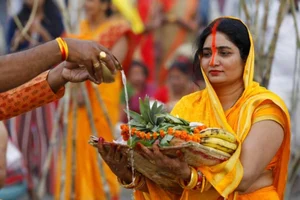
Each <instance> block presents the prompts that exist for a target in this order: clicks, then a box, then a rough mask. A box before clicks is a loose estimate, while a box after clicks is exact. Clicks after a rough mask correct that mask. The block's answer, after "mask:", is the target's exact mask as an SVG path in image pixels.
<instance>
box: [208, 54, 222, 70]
mask: <svg viewBox="0 0 300 200" xmlns="http://www.w3.org/2000/svg"><path fill="white" fill-rule="evenodd" d="M218 65H220V61H219V58H218V55H217V53H213V54H212V56H211V59H210V61H209V66H211V67H214V66H218Z"/></svg>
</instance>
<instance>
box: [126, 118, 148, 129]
mask: <svg viewBox="0 0 300 200" xmlns="http://www.w3.org/2000/svg"><path fill="white" fill-rule="evenodd" d="M128 124H129V125H130V126H131V127H142V128H145V126H146V125H145V122H142V123H141V122H137V121H135V120H133V119H132V120H130V121H129V123H128Z"/></svg>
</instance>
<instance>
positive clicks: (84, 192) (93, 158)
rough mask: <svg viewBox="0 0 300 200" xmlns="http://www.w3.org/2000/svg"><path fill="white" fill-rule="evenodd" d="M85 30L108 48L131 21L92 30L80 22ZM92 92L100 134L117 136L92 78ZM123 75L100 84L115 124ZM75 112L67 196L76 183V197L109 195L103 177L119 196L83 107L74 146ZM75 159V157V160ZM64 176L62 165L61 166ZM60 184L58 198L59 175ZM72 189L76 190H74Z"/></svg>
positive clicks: (85, 35) (87, 36) (112, 21)
mask: <svg viewBox="0 0 300 200" xmlns="http://www.w3.org/2000/svg"><path fill="white" fill-rule="evenodd" d="M80 30H81V33H80V35H79V36H78V37H77V38H80V39H86V40H95V41H99V43H100V44H101V45H103V46H105V47H107V48H108V49H111V48H112V47H113V46H114V45H115V44H116V42H117V41H118V40H119V39H120V38H121V37H122V36H125V34H126V33H127V31H128V30H129V26H128V23H127V22H126V21H124V20H122V19H117V18H111V19H108V20H107V21H106V22H104V23H102V24H101V25H99V27H98V28H97V29H93V30H91V29H90V27H89V24H88V22H87V21H83V22H82V23H81V26H80ZM86 85H87V88H88V93H89V99H90V102H91V106H92V112H93V118H94V122H95V125H96V129H97V132H98V136H101V137H103V138H104V139H105V140H106V141H112V140H113V139H114V137H113V133H112V132H111V130H110V127H109V125H108V123H107V121H106V119H105V117H104V113H103V111H102V108H101V106H100V104H99V102H98V100H97V96H96V92H95V91H94V89H93V88H92V85H91V83H90V82H87V83H86ZM121 87H122V83H121V76H120V73H118V74H117V75H116V80H115V82H113V83H110V84H100V85H99V86H98V87H97V89H98V91H99V93H100V94H101V97H102V99H103V101H104V104H105V106H106V108H107V110H108V114H109V117H110V120H111V122H112V124H113V126H114V125H115V124H116V122H117V121H118V119H119V99H120V98H119V96H120V92H121ZM72 120H73V119H72V112H70V114H69V122H68V125H69V129H68V136H67V155H66V174H65V176H66V179H65V184H64V194H65V195H64V198H63V199H71V193H73V192H74V191H72V187H73V188H74V189H73V190H75V199H77V200H82V199H87V200H97V199H99V200H100V199H101V200H103V199H106V198H105V192H104V188H103V183H102V178H104V179H105V180H106V182H107V183H108V186H109V193H110V197H118V196H119V192H120V188H119V184H118V182H117V179H116V176H115V175H114V174H113V173H112V172H111V171H110V169H109V168H108V166H107V165H106V164H104V163H102V164H101V165H102V166H103V167H104V172H105V174H101V172H100V169H99V167H98V152H97V151H96V150H95V148H93V147H92V146H91V145H89V144H88V140H89V136H90V135H91V134H92V131H91V128H90V123H89V119H88V114H87V109H86V108H85V107H80V108H79V109H78V113H77V121H76V124H77V127H76V128H77V129H76V130H77V131H76V149H73V147H72V124H73V121H72ZM73 151H76V161H75V164H76V173H75V177H74V180H75V181H74V182H72V173H71V171H72V165H73V163H72V152H73ZM73 162H74V161H73ZM58 177H60V169H59V170H58ZM57 181H58V182H57V184H56V195H55V197H56V198H55V199H58V198H59V193H60V191H62V190H63V188H61V186H60V184H59V182H60V179H59V178H58V180H57ZM71 191H72V192H71Z"/></svg>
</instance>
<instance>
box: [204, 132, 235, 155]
mask: <svg viewBox="0 0 300 200" xmlns="http://www.w3.org/2000/svg"><path fill="white" fill-rule="evenodd" d="M200 135H201V139H200V144H202V145H203V146H206V147H208V148H213V149H215V150H218V151H221V152H223V153H224V154H229V156H230V155H232V154H233V153H234V151H235V150H236V148H237V141H236V138H235V136H234V135H233V134H232V133H229V132H227V131H225V130H223V129H220V128H206V129H204V130H202V131H201V132H200Z"/></svg>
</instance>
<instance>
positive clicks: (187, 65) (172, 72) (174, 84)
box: [154, 56, 203, 112]
mask: <svg viewBox="0 0 300 200" xmlns="http://www.w3.org/2000/svg"><path fill="white" fill-rule="evenodd" d="M192 68H193V63H192V60H190V59H189V58H187V57H185V56H178V57H177V58H175V60H174V61H173V63H172V64H171V66H170V68H169V69H168V73H167V81H166V85H165V86H162V87H160V88H159V89H158V90H157V91H156V93H155V95H154V98H155V99H156V100H158V101H160V102H162V103H164V104H165V108H166V110H167V112H170V111H171V110H172V109H173V107H174V106H175V104H176V103H177V102H178V101H179V100H180V99H181V98H182V97H183V96H185V95H187V94H189V93H191V92H193V91H195V89H194V87H195V85H194V83H193V81H192ZM202 80H203V79H202ZM200 84H201V83H200ZM202 88H203V84H201V89H202ZM198 89H199V88H198Z"/></svg>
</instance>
